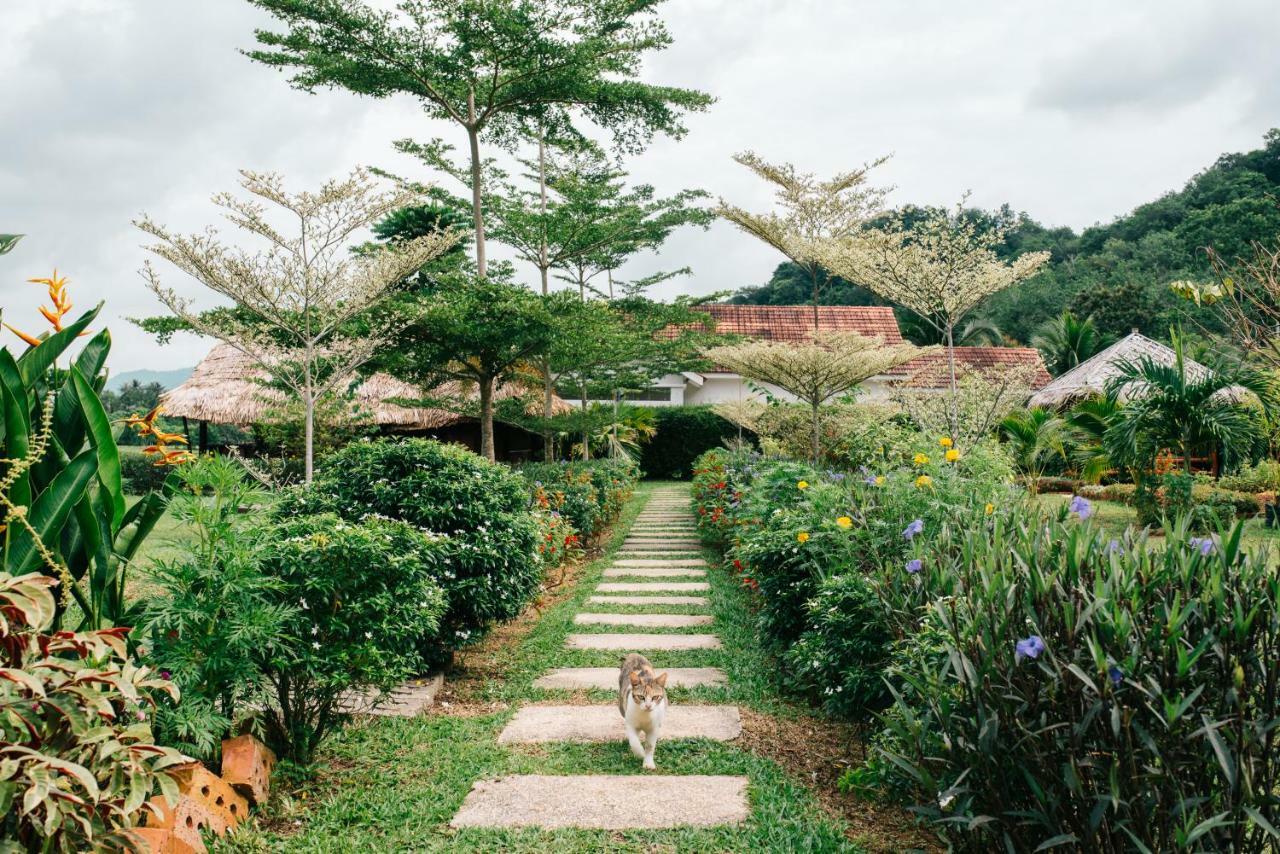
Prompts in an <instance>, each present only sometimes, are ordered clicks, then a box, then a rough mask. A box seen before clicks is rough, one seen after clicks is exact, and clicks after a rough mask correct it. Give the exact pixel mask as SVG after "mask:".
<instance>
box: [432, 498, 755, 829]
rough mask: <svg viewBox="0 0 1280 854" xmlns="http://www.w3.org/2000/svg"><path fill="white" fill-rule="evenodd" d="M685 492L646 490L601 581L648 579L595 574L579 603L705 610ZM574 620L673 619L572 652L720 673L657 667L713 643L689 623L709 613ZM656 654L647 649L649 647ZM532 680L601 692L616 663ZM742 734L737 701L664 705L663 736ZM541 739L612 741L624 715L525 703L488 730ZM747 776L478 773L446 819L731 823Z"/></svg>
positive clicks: (568, 644) (549, 823)
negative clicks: (667, 657)
mask: <svg viewBox="0 0 1280 854" xmlns="http://www.w3.org/2000/svg"><path fill="white" fill-rule="evenodd" d="M701 554H702V541H701V540H700V539H699V537H698V534H697V528H696V526H695V524H694V517H693V514H692V512H691V511H690V509H689V504H688V493H687V492H686V491H685V490H682V489H681V490H662V491H659V492H655V493H652V494H651V495H650V498H649V503H648V505H647V506H646V507H645V508H644V509H643V510H642V512H641V513H640V515H639V517H638V518H637V519H636V521H635V522H634V523H633V526H632V528H631V530H630V531H628V532H627V535H626V537H625V539H624V540H623V543H622V546H621V548H620V549H619V551H618V552H617V553H616V554H615V555H614V559H613V562H612V563H611V564H610V565H609V566H607V567H606V568H605V570H604V573H603V577H604V578H606V579H616V578H627V577H632V578H652V579H674V580H661V581H659V580H654V581H629V582H626V581H603V582H601V583H600V584H599V585H597V587H596V589H595V590H594V591H592V595H591V596H589V597H588V598H587V602H588V603H589V604H591V605H595V606H606V607H607V606H620V605H632V606H645V605H650V606H660V605H684V606H693V607H700V608H706V607H707V606H708V599H707V597H706V596H705V595H690V594H702V593H706V592H707V591H709V590H710V589H711V585H710V584H709V583H707V582H706V581H685V580H682V579H705V578H706V577H707V573H708V564H707V562H706V561H705V560H703V559H702V557H701ZM573 622H574V624H575V625H578V626H583V627H590V626H601V627H603V626H623V627H634V628H636V629H660V628H662V629H676V630H681V631H675V632H672V633H668V634H660V633H654V632H650V633H647V634H645V633H634V634H633V633H626V634H623V633H599V632H597V633H571V634H568V635H566V636H565V641H564V645H565V648H566V649H571V650H604V651H613V652H618V653H626V652H644V653H646V654H648V655H650V657H652V658H653V659H654V666H655V667H657V668H658V670H659V672H666V673H667V674H668V677H667V686H668V687H671V688H693V687H699V686H719V685H725V684H727V682H728V678H727V677H726V675H725V673H724V671H723V670H721V669H720V668H718V667H672V668H664V667H662V666H661V664H662V662H661V653H662V652H664V651H680V650H698V649H710V650H715V649H721V648H722V646H721V643H720V638H719V637H718V636H717V635H715V634H710V633H701V632H699V633H695V632H694V631H683V630H696V629H700V628H701V629H706V628H709V627H711V626H713V625H714V623H715V618H714V617H713V616H712V615H710V614H705V613H704V614H652V613H647V614H646V613H640V614H623V613H616V612H614V611H600V612H594V611H582V612H579V613H578V614H576V615H575V616H574V619H573ZM655 652H656V653H659V655H656V656H655V655H653V653H655ZM534 687H536V688H541V689H546V690H572V691H578V690H605V691H614V690H616V689H617V687H618V669H617V667H561V668H557V669H554V670H551V671H550V672H548V673H545V674H543V675H542V676H541V677H540V678H539V679H537V680H536V681H535V682H534ZM741 734H742V719H741V716H740V715H739V713H738V707H737V706H707V705H701V706H700V705H684V704H682V703H673V704H672V705H671V706H670V708H669V709H668V710H667V715H666V720H665V722H664V724H663V728H662V736H661V738H662V740H663V741H667V740H670V739H686V738H706V739H713V740H716V741H732V740H733V739H736V738H738V737H739V736H740V735H741ZM547 742H612V743H618V744H619V745H622V746H624V747H625V745H626V733H625V728H624V726H623V722H622V716H621V715H619V714H618V708H617V705H616V704H615V703H613V702H608V703H601V704H598V705H586V706H583V705H572V706H565V705H546V706H544V705H535V706H524V707H523V708H521V709H519V710H517V712H516V714H515V716H514V717H512V718H511V720H510V721H509V722H508V723H507V725H506V727H505V728H504V729H503V730H502V732H501V733H500V734H499V735H498V743H499V744H542V743H547ZM748 784H749V780H748V778H747V777H745V776H718V775H699V774H690V775H679V776H674V775H661V774H653V773H643V772H641V770H640V767H639V762H638V761H637V763H636V770H635V773H633V774H621V775H614V774H589V775H571V774H569V775H543V774H517V775H512V776H508V777H501V778H498V779H496V780H479V781H477V782H476V783H475V785H474V786H473V787H472V789H471V792H470V793H469V794H468V795H467V797H466V800H464V801H463V804H462V807H461V809H459V810H458V812H457V814H456V815H454V817H453V820H452V822H451V824H452V826H453V827H537V828H543V829H548V830H550V829H555V828H563V827H575V828H584V829H599V830H644V829H660V828H676V827H709V826H716V825H725V824H738V823H741V822H743V821H746V820H747V819H748V818H749V817H750V813H751V806H750V802H749V801H748V798H747V786H748Z"/></svg>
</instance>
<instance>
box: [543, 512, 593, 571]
mask: <svg viewBox="0 0 1280 854" xmlns="http://www.w3.org/2000/svg"><path fill="white" fill-rule="evenodd" d="M533 519H534V521H535V522H536V523H537V525H538V556H539V557H541V558H542V563H543V565H544V566H547V567H557V566H560V565H561V564H564V563H566V562H567V561H570V560H573V559H574V558H576V557H577V556H579V555H581V554H582V538H581V537H579V536H578V532H577V531H575V530H574V528H573V523H572V522H570V521H569V517H567V516H564V515H562V514H560V513H558V512H556V511H555V510H545V509H542V508H541V507H537V506H535V508H534V511H533Z"/></svg>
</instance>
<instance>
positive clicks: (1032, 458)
mask: <svg viewBox="0 0 1280 854" xmlns="http://www.w3.org/2000/svg"><path fill="white" fill-rule="evenodd" d="M1000 435H1001V437H1002V438H1003V439H1004V441H1005V444H1006V446H1007V447H1008V448H1009V450H1010V452H1011V453H1012V456H1013V459H1014V463H1015V465H1017V467H1018V470H1019V471H1021V472H1022V473H1023V475H1025V477H1026V484H1027V489H1029V490H1030V491H1031V492H1032V493H1034V492H1035V491H1036V488H1037V486H1038V484H1039V482H1040V476H1041V475H1042V474H1044V472H1045V469H1046V468H1048V466H1049V465H1050V463H1051V462H1052V461H1053V460H1054V459H1055V458H1056V459H1059V460H1066V458H1067V439H1068V433H1067V422H1066V421H1065V420H1063V418H1062V417H1061V416H1059V415H1058V414H1057V413H1056V412H1054V411H1053V410H1051V409H1043V408H1041V407H1038V406H1036V407H1032V408H1031V409H1023V410H1019V411H1016V412H1011V413H1009V414H1008V415H1007V416H1005V417H1004V419H1003V420H1001V422H1000Z"/></svg>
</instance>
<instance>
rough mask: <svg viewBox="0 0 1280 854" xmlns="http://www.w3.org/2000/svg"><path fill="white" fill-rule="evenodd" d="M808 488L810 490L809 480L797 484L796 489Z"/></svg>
mask: <svg viewBox="0 0 1280 854" xmlns="http://www.w3.org/2000/svg"><path fill="white" fill-rule="evenodd" d="M808 488H809V481H807V480H802V481H800V482H799V483H797V484H796V489H808Z"/></svg>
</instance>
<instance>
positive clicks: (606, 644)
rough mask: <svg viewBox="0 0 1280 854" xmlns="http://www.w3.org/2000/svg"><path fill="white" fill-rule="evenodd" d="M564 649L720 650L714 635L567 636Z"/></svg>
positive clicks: (717, 639)
mask: <svg viewBox="0 0 1280 854" xmlns="http://www.w3.org/2000/svg"><path fill="white" fill-rule="evenodd" d="M564 645H565V648H566V649H617V650H627V651H629V652H634V651H635V650H637V649H665V650H680V649H720V638H718V637H716V636H715V635H631V634H627V635H568V636H566V637H565V639H564Z"/></svg>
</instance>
